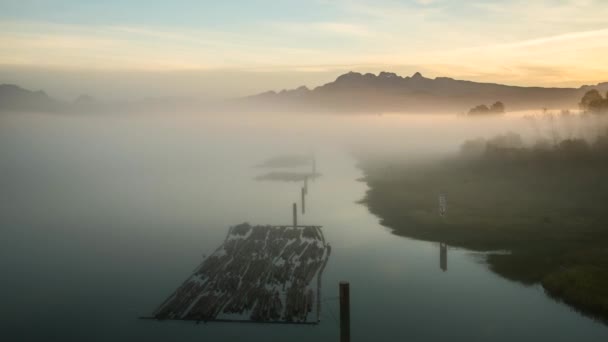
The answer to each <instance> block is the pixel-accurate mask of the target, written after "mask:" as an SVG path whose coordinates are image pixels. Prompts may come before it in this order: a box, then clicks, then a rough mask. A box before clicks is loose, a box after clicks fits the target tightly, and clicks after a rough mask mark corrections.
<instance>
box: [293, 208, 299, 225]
mask: <svg viewBox="0 0 608 342" xmlns="http://www.w3.org/2000/svg"><path fill="white" fill-rule="evenodd" d="M297 225H298V205H297V204H295V203H294V204H293V227H294V228H295V227H296V226H297Z"/></svg>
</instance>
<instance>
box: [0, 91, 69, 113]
mask: <svg viewBox="0 0 608 342" xmlns="http://www.w3.org/2000/svg"><path fill="white" fill-rule="evenodd" d="M65 108H66V105H65V104H64V103H62V102H60V101H57V100H55V99H52V98H51V97H49V96H48V95H47V94H46V93H45V92H43V91H41V90H39V91H30V90H26V89H23V88H21V87H19V86H16V85H14V84H0V111H16V112H21V111H29V112H35V111H43V112H56V111H61V110H65Z"/></svg>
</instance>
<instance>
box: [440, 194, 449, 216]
mask: <svg viewBox="0 0 608 342" xmlns="http://www.w3.org/2000/svg"><path fill="white" fill-rule="evenodd" d="M447 211H448V203H447V200H446V199H445V195H444V194H439V216H441V217H445V215H446V214H447Z"/></svg>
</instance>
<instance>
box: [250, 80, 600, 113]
mask: <svg viewBox="0 0 608 342" xmlns="http://www.w3.org/2000/svg"><path fill="white" fill-rule="evenodd" d="M590 89H598V90H599V91H600V92H602V93H605V92H606V91H608V82H605V83H600V84H597V85H594V86H588V85H585V86H582V87H579V88H542V87H518V86H509V85H502V84H495V83H479V82H472V81H463V80H455V79H453V78H448V77H437V78H434V79H432V78H426V77H424V76H422V74H420V73H419V72H417V73H415V74H414V75H412V76H407V77H401V76H399V75H397V74H395V73H390V72H381V73H379V74H378V75H374V74H371V73H367V74H361V73H358V72H352V71H351V72H349V73H346V74H343V75H341V76H339V77H338V78H336V80H335V81H333V82H330V83H327V84H324V85H322V86H319V87H316V88H314V89H308V88H307V87H304V86H302V87H299V88H296V89H293V90H282V91H280V92H274V91H269V92H265V93H261V94H258V95H254V96H249V97H246V98H244V99H242V101H243V103H246V104H256V105H258V106H262V107H269V108H274V109H279V110H285V109H301V110H329V111H338V112H341V111H347V112H387V111H388V112H416V113H420V112H449V113H454V112H466V111H468V110H469V109H470V108H472V107H474V106H476V105H479V104H488V105H489V104H491V103H494V102H496V101H501V102H503V103H504V104H505V105H506V107H507V110H525V109H541V108H548V109H566V108H577V106H578V103H579V102H580V99H581V97H582V96H583V95H584V93H585V92H587V91H588V90H590Z"/></svg>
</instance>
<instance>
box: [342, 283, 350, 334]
mask: <svg viewBox="0 0 608 342" xmlns="http://www.w3.org/2000/svg"><path fill="white" fill-rule="evenodd" d="M340 342H350V284H349V283H348V282H346V281H341V282H340Z"/></svg>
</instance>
